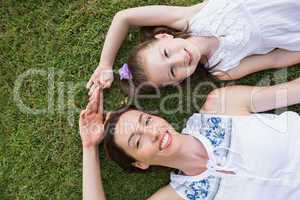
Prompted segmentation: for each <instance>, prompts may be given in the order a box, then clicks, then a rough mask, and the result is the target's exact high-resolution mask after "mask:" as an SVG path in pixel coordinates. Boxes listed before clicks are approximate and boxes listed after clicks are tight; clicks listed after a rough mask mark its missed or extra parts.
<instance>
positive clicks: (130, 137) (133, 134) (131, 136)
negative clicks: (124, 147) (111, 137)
mask: <svg viewBox="0 0 300 200" xmlns="http://www.w3.org/2000/svg"><path fill="white" fill-rule="evenodd" d="M136 134H137V133H131V135H130V136H129V138H128V143H127V144H128V146H130V142H131V140H132V138H133V136H135V135H136Z"/></svg>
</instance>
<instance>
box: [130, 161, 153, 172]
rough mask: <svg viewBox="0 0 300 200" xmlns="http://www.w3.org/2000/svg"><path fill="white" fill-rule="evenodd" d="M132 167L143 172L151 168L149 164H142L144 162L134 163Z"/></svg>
mask: <svg viewBox="0 0 300 200" xmlns="http://www.w3.org/2000/svg"><path fill="white" fill-rule="evenodd" d="M132 165H133V166H135V167H137V168H140V169H142V170H146V169H148V168H149V165H148V164H145V163H142V162H138V161H136V162H134V163H132Z"/></svg>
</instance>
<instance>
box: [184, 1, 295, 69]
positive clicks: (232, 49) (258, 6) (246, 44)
mask: <svg viewBox="0 0 300 200" xmlns="http://www.w3.org/2000/svg"><path fill="white" fill-rule="evenodd" d="M299 13H300V1H299V0H265V1H263V0H209V1H208V3H207V4H206V5H205V7H203V9H202V10H201V11H200V12H199V13H197V14H196V15H195V16H194V17H193V18H192V19H191V20H190V21H189V28H190V31H191V32H192V34H193V35H195V36H215V37H217V38H218V39H219V42H220V44H219V48H218V49H217V50H216V52H215V53H214V55H213V56H212V57H211V58H210V59H209V63H208V66H207V67H213V66H216V67H215V69H216V70H222V71H227V70H229V69H232V68H234V67H236V66H237V65H239V63H240V61H241V60H242V59H243V58H245V57H247V56H249V55H253V54H266V53H268V52H270V51H272V50H273V49H275V48H283V49H287V50H291V51H300V14H299Z"/></svg>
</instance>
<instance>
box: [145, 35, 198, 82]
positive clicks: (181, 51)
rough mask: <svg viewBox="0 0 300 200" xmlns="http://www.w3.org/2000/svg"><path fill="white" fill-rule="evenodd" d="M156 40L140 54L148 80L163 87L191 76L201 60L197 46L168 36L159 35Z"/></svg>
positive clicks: (185, 40) (186, 40)
mask: <svg viewBox="0 0 300 200" xmlns="http://www.w3.org/2000/svg"><path fill="white" fill-rule="evenodd" d="M156 38H157V41H155V42H154V43H153V44H152V45H150V46H149V47H148V48H146V49H144V50H143V51H142V52H141V57H142V58H144V60H143V61H144V63H145V65H144V66H145V74H146V76H147V78H148V80H149V81H151V82H153V83H154V84H156V85H158V86H165V85H170V84H177V83H180V82H181V81H183V80H184V79H186V78H187V77H189V76H191V75H192V74H193V73H194V71H195V70H196V68H197V65H198V63H199V61H200V58H201V54H200V52H199V50H198V48H197V46H196V45H195V44H194V43H193V42H191V41H189V39H182V38H173V36H171V35H168V34H159V35H156Z"/></svg>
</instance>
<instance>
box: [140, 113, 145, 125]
mask: <svg viewBox="0 0 300 200" xmlns="http://www.w3.org/2000/svg"><path fill="white" fill-rule="evenodd" d="M143 115H144V114H143V113H141V114H140V116H139V124H141V123H142V119H143Z"/></svg>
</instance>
